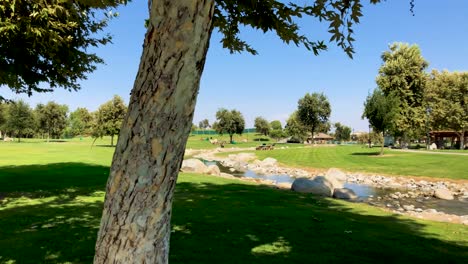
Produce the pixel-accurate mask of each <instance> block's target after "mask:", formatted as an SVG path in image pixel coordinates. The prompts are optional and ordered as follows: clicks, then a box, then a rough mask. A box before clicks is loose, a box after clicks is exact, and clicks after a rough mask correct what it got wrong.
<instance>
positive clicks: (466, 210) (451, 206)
mask: <svg viewBox="0 0 468 264" xmlns="http://www.w3.org/2000/svg"><path fill="white" fill-rule="evenodd" d="M202 161H203V162H204V163H205V165H217V166H218V167H219V169H220V171H221V172H223V173H229V174H231V175H233V176H235V177H239V178H242V177H246V178H253V179H263V180H271V181H275V182H276V183H293V182H294V180H295V179H296V178H294V177H291V176H289V175H287V174H279V175H261V174H257V173H255V172H254V171H252V170H246V171H231V170H230V168H229V167H225V166H223V165H222V164H221V163H219V162H217V161H207V160H202ZM344 187H345V188H348V189H351V190H353V191H354V193H355V194H356V195H357V196H358V199H357V200H356V201H357V202H368V203H371V204H374V205H377V206H382V207H395V206H394V205H395V203H399V204H400V205H401V206H403V205H414V207H415V208H421V209H423V210H426V209H436V210H437V211H440V212H444V213H447V214H454V215H468V199H464V200H451V201H448V200H441V199H437V198H429V197H426V198H399V199H391V198H388V194H391V193H395V192H400V193H404V192H405V190H401V189H400V190H398V189H391V188H375V187H373V186H370V185H365V184H357V183H348V182H347V183H345V184H344ZM378 197H381V199H377V198H378ZM395 208H396V207H395Z"/></svg>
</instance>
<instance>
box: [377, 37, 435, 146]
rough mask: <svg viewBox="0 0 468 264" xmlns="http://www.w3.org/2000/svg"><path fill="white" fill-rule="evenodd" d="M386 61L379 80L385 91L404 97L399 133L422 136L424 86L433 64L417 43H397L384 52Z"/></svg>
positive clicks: (396, 129) (401, 106)
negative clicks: (430, 63) (426, 58)
mask: <svg viewBox="0 0 468 264" xmlns="http://www.w3.org/2000/svg"><path fill="white" fill-rule="evenodd" d="M382 62H383V63H382V65H381V67H380V69H379V74H378V76H377V78H376V82H377V85H378V87H379V88H380V90H382V92H383V93H384V94H385V95H387V96H388V95H389V94H391V93H393V95H395V96H397V97H398V99H399V101H400V106H399V109H400V113H399V115H398V117H396V118H395V120H394V122H395V124H394V128H395V132H396V133H397V134H400V135H402V136H403V138H404V140H406V138H407V137H418V136H420V135H422V134H423V132H424V130H425V129H424V128H425V120H426V119H425V112H426V111H425V106H424V90H425V87H426V80H427V75H426V73H425V69H426V68H427V66H428V65H429V64H428V62H427V61H426V60H425V59H424V58H423V56H422V55H421V50H420V49H419V47H418V46H417V45H409V44H407V43H393V44H391V45H390V47H389V50H388V51H385V52H384V53H383V54H382Z"/></svg>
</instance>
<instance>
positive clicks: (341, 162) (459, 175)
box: [220, 146, 468, 179]
mask: <svg viewBox="0 0 468 264" xmlns="http://www.w3.org/2000/svg"><path fill="white" fill-rule="evenodd" d="M379 151H380V149H379V148H372V149H369V148H366V147H363V146H336V147H325V146H323V147H321V146H315V147H304V148H295V149H291V148H290V149H275V150H272V151H252V152H253V153H255V154H256V155H257V157H258V158H259V159H264V158H267V157H272V158H275V159H277V160H278V161H279V162H280V163H282V164H284V165H286V166H293V167H306V168H319V169H327V168H332V167H335V168H341V169H343V170H346V171H351V172H353V171H354V172H369V173H381V174H388V175H403V176H426V177H437V178H451V179H468V169H467V165H466V164H467V162H468V156H463V155H437V154H424V153H413V152H401V151H397V150H388V149H386V150H385V155H384V156H379V155H378V153H379ZM220 155H224V156H226V155H229V153H221V154H220Z"/></svg>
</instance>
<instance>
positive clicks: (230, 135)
mask: <svg viewBox="0 0 468 264" xmlns="http://www.w3.org/2000/svg"><path fill="white" fill-rule="evenodd" d="M233 135H234V134H229V138H230V141H229V143H231V144H232V136H233Z"/></svg>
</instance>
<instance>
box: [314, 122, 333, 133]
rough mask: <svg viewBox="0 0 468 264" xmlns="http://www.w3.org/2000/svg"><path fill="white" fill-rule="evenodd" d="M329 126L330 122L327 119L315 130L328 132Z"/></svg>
mask: <svg viewBox="0 0 468 264" xmlns="http://www.w3.org/2000/svg"><path fill="white" fill-rule="evenodd" d="M331 126H332V125H331V123H330V122H328V121H327V122H325V123H323V124H320V125H319V126H318V128H317V130H316V132H322V133H325V134H328V133H329V132H330V130H331Z"/></svg>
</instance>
